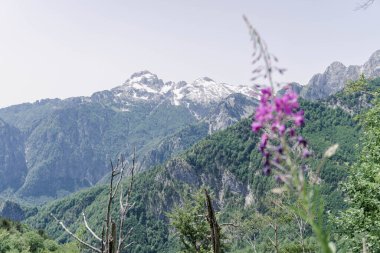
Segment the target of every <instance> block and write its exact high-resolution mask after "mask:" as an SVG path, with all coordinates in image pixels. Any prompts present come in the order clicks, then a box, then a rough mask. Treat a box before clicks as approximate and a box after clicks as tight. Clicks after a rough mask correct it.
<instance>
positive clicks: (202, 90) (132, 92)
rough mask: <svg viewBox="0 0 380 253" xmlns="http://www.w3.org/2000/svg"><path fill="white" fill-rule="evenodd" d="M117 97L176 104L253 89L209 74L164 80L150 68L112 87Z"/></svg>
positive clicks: (205, 101) (212, 100)
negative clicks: (176, 80)
mask: <svg viewBox="0 0 380 253" xmlns="http://www.w3.org/2000/svg"><path fill="white" fill-rule="evenodd" d="M112 91H113V92H114V94H115V95H116V96H117V97H120V98H123V99H129V100H152V99H154V100H156V99H157V100H163V99H168V100H169V101H171V103H172V104H174V105H181V104H188V103H195V104H210V103H218V102H220V101H222V100H223V99H224V98H226V97H228V96H229V95H231V94H234V93H242V94H244V95H248V96H250V95H251V94H252V91H253V88H252V87H248V86H242V85H241V86H233V85H229V84H225V83H218V82H216V81H214V80H213V79H211V78H209V77H202V78H198V79H196V80H195V81H193V82H192V83H187V82H185V81H180V82H172V81H169V82H165V83H164V82H163V81H162V80H161V79H159V78H158V77H157V75H156V74H153V73H151V72H149V71H147V70H145V71H140V72H136V73H134V74H132V75H131V77H130V78H129V79H128V80H127V81H125V82H124V84H123V85H121V86H119V87H116V88H114V89H113V90H112Z"/></svg>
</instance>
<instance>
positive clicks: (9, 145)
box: [0, 119, 27, 192]
mask: <svg viewBox="0 0 380 253" xmlns="http://www.w3.org/2000/svg"><path fill="white" fill-rule="evenodd" d="M26 174H27V167H26V161H25V150H24V138H23V135H22V133H21V132H20V131H19V130H18V129H17V128H15V127H12V126H10V125H9V124H7V123H5V122H4V121H3V120H1V119H0V192H1V191H4V190H10V191H15V190H17V189H18V188H19V187H20V186H21V185H22V184H23V183H24V180H25V177H26Z"/></svg>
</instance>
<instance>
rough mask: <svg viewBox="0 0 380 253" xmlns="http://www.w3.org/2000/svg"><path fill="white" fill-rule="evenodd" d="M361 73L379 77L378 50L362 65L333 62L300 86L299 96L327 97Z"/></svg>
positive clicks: (379, 60)
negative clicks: (304, 84)
mask: <svg viewBox="0 0 380 253" xmlns="http://www.w3.org/2000/svg"><path fill="white" fill-rule="evenodd" d="M361 74H363V75H364V76H365V77H366V78H369V79H373V78H377V77H380V50H377V51H376V52H374V53H373V54H372V55H371V56H370V58H369V59H368V61H366V62H365V63H364V64H363V65H350V66H348V67H347V66H345V65H344V64H343V63H341V62H338V61H336V62H333V63H332V64H330V66H328V67H327V69H326V70H325V72H324V73H322V74H321V73H319V74H316V75H314V76H313V77H312V78H311V79H310V81H309V83H308V84H307V85H306V86H304V87H303V88H302V91H301V92H300V93H301V96H302V97H303V98H305V99H308V100H318V99H324V98H327V97H328V96H330V95H333V94H335V93H337V92H338V91H341V90H342V89H343V88H344V87H345V86H346V84H347V82H349V81H356V80H358V79H359V77H360V75H361Z"/></svg>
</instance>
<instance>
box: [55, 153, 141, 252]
mask: <svg viewBox="0 0 380 253" xmlns="http://www.w3.org/2000/svg"><path fill="white" fill-rule="evenodd" d="M135 160H136V149H134V153H133V162H132V168H130V169H129V170H127V173H125V169H126V167H127V163H125V160H124V156H119V158H118V159H117V163H116V164H114V163H113V161H112V160H111V161H110V164H111V178H110V184H109V194H108V203H107V209H106V214H105V222H104V223H103V227H102V237H101V238H100V237H99V236H98V235H96V233H95V232H94V231H93V230H92V229H91V228H90V226H89V224H88V223H87V219H86V216H85V213H84V212H83V213H82V216H83V222H84V224H85V227H86V229H87V230H88V231H89V232H90V233H91V235H92V236H93V237H94V238H95V239H96V240H98V241H100V242H101V245H100V247H99V248H96V247H94V246H92V245H90V244H89V243H86V242H85V241H83V240H82V239H80V238H79V237H78V236H76V235H75V234H73V233H72V232H71V231H70V230H69V229H68V228H67V227H66V226H65V225H64V224H63V222H62V221H59V220H58V219H57V218H56V217H55V216H54V215H53V214H51V216H52V217H53V218H54V219H55V220H56V221H57V222H58V223H59V224H60V225H61V227H62V228H63V229H64V230H65V231H66V232H67V233H68V234H69V235H70V236H72V237H73V238H74V239H75V240H77V241H79V242H80V243H81V244H83V245H85V246H86V247H88V248H90V249H92V250H94V251H96V252H99V253H120V252H121V249H122V248H126V247H129V246H130V245H132V243H129V244H127V245H126V246H125V247H122V246H123V242H124V240H125V239H126V238H128V237H129V236H130V234H131V232H132V230H133V228H130V229H129V230H128V232H127V233H126V236H125V237H123V228H124V221H125V218H126V215H127V213H128V211H129V210H130V209H131V208H133V207H134V205H135V204H134V203H132V204H131V203H130V201H129V200H130V196H131V194H132V189H133V183H134V174H135ZM128 172H129V173H128ZM124 174H126V175H128V176H130V184H129V186H128V189H127V194H126V196H125V197H123V189H122V180H123V177H124ZM117 176H119V178H118V179H117V182H116V184H115V181H116V177H117ZM119 188H121V190H120V191H121V193H120V200H119V202H120V207H119V208H120V210H119V215H120V216H119V219H120V224H119V228H117V226H116V224H115V222H114V220H113V218H112V217H111V211H112V204H113V201H114V198H115V196H116V194H117V192H118V190H119ZM123 202H124V203H123ZM117 230H118V235H117Z"/></svg>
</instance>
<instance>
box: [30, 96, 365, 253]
mask: <svg viewBox="0 0 380 253" xmlns="http://www.w3.org/2000/svg"><path fill="white" fill-rule="evenodd" d="M301 106H302V107H303V108H304V109H305V117H306V119H307V122H306V125H305V127H304V128H303V129H302V134H303V135H304V136H305V137H306V138H308V139H309V141H310V145H311V148H312V151H313V152H314V153H313V156H314V157H315V158H318V157H321V156H322V152H324V150H325V148H327V147H328V146H331V145H332V144H335V143H339V144H340V148H339V150H338V152H337V154H336V156H334V157H333V159H331V160H330V161H329V162H327V163H326V166H325V168H324V170H323V171H322V185H321V189H322V190H321V193H322V196H323V198H324V199H325V205H326V210H329V211H330V212H333V213H336V212H338V210H341V209H342V208H343V207H345V203H344V201H343V196H342V193H341V191H339V189H338V183H339V182H340V181H341V180H344V179H345V178H346V177H347V170H346V168H347V166H348V165H349V164H352V163H354V162H355V161H356V154H357V148H356V147H355V146H356V145H357V144H358V139H359V136H360V128H359V127H357V125H356V123H355V120H353V118H352V116H350V114H348V113H346V112H345V111H344V110H342V109H339V108H336V109H333V108H329V107H328V106H325V105H321V104H318V103H313V102H307V101H303V102H302V105H301ZM257 142H258V137H257V136H256V135H254V134H253V133H252V132H251V129H250V120H249V119H247V120H243V121H241V122H239V123H238V124H236V125H234V126H232V127H230V128H228V129H227V130H225V131H220V132H218V133H216V134H213V135H210V136H207V137H206V138H205V139H203V140H201V141H200V142H198V143H197V144H196V145H194V146H193V147H192V148H190V149H189V150H188V151H186V152H185V153H184V154H182V155H180V156H179V157H177V158H174V159H171V160H169V161H168V162H167V163H166V164H165V165H163V166H158V167H156V168H154V169H152V170H150V171H146V172H143V173H141V174H139V175H138V176H137V177H136V180H135V188H134V195H133V197H132V201H133V202H135V207H134V208H133V209H132V210H131V212H130V213H129V215H128V217H127V220H126V224H127V225H128V226H127V228H126V229H129V228H130V227H133V228H134V229H133V233H132V235H131V238H130V239H129V241H128V242H127V243H129V242H132V241H133V242H134V244H132V246H131V248H130V251H129V252H133V253H137V252H138V253H141V252H142V253H144V252H165V253H166V252H176V251H177V250H178V248H179V245H180V239H179V237H177V236H174V234H173V233H172V232H173V230H172V229H170V227H169V221H170V220H169V218H168V216H167V213H168V212H169V211H170V210H172V208H173V207H174V206H176V205H177V204H178V203H184V200H183V199H184V198H185V197H186V196H189V195H191V194H193V193H195V192H196V191H197V190H198V189H199V188H201V187H202V186H207V187H209V188H210V190H211V191H212V192H214V193H215V201H216V206H215V207H216V209H217V210H218V212H219V217H220V222H221V223H230V222H233V223H237V224H241V226H240V225H239V227H233V226H232V227H228V228H225V229H226V230H227V232H226V235H228V237H229V238H231V242H232V244H231V249H230V251H231V252H252V249H253V246H252V245H255V247H256V249H257V250H258V252H262V251H265V250H266V251H271V250H273V245H272V243H271V241H270V240H269V239H268V238H271V239H272V238H274V235H275V232H274V229H273V226H271V225H270V224H272V225H273V224H278V230H277V232H276V233H277V237H278V243H279V245H280V246H279V247H280V249H281V250H282V251H281V252H298V251H299V250H300V249H302V247H303V249H305V250H306V249H307V250H309V251H306V252H312V251H313V247H315V241H314V240H313V238H312V237H310V235H311V233H310V228H309V227H307V226H306V227H305V229H304V234H303V239H302V244H301V240H300V238H299V236H298V232H297V231H298V230H299V229H298V226H297V218H296V217H294V215H293V214H291V213H285V212H283V211H281V209H280V210H279V209H277V210H274V208H275V207H274V206H273V203H272V199H273V197H271V194H270V189H272V188H274V186H275V184H276V183H275V182H274V181H273V180H272V179H271V178H269V177H264V176H263V175H262V173H261V168H262V164H261V163H262V158H261V155H260V154H259V152H257ZM106 200H107V188H106V187H105V186H104V187H103V186H97V187H94V188H91V189H88V190H85V191H82V192H79V193H76V194H73V195H70V196H68V197H66V198H64V199H62V200H58V201H54V202H52V203H50V204H47V205H45V206H43V207H42V208H41V209H40V210H39V212H38V213H37V214H36V215H34V216H32V217H30V218H29V219H28V220H27V221H28V223H29V224H31V225H33V226H34V227H36V228H38V229H45V230H46V231H47V233H48V234H49V235H51V236H52V237H53V238H57V239H58V240H59V241H61V242H65V241H67V240H68V239H69V238H68V236H67V234H65V233H64V231H63V230H61V229H60V228H59V226H58V225H57V224H56V223H55V222H54V221H52V220H51V219H50V218H49V213H54V214H55V215H56V216H57V217H58V218H59V219H61V220H63V221H65V223H66V224H67V225H68V226H69V227H70V229H71V230H72V231H77V232H79V231H80V230H81V229H82V228H81V224H82V218H81V213H82V212H83V211H84V212H85V213H86V216H87V218H88V222H89V224H90V226H91V227H92V228H93V229H94V230H95V232H97V233H98V234H100V232H101V224H102V219H103V217H104V212H105V210H104V208H103V207H105V205H106ZM116 206H117V205H116ZM113 212H114V213H117V208H115V210H113ZM275 213H277V214H276V215H275ZM251 219H252V220H253V221H255V224H252V223H251V221H250V220H251ZM256 221H257V222H258V224H261V225H258V226H257V227H256ZM242 228H245V230H242ZM259 228H260V229H259ZM243 231H244V232H243ZM240 235H244V236H243V237H240ZM83 236H84V237H85V238H90V236H89V235H88V234H87V233H85V234H84V235H83ZM242 238H243V239H242ZM252 243H253V244H252ZM300 245H303V246H302V247H301V246H300ZM300 252H302V251H300Z"/></svg>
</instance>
